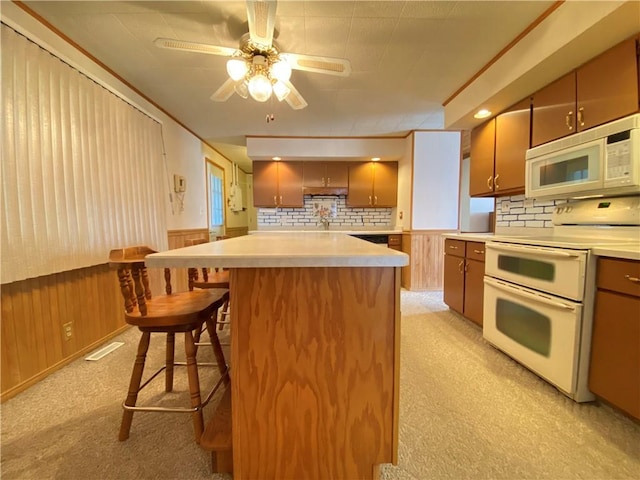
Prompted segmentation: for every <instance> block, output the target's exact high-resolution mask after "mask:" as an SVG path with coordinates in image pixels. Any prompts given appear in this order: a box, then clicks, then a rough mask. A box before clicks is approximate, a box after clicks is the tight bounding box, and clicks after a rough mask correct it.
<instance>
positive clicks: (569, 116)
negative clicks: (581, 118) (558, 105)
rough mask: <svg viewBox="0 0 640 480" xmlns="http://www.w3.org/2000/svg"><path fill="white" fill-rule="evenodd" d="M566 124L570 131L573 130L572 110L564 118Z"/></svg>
mask: <svg viewBox="0 0 640 480" xmlns="http://www.w3.org/2000/svg"><path fill="white" fill-rule="evenodd" d="M564 123H565V124H566V125H567V128H568V129H569V130H573V110H570V111H569V113H567V115H566V117H564Z"/></svg>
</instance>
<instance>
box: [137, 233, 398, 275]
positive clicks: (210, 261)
mask: <svg viewBox="0 0 640 480" xmlns="http://www.w3.org/2000/svg"><path fill="white" fill-rule="evenodd" d="M146 263H147V265H148V266H149V267H182V268H187V267H222V268H262V267H265V268H269V267H285V268H286V267H290V268H295V267H403V266H405V265H408V264H409V256H408V255H407V254H406V253H403V252H398V251H396V250H392V249H389V248H387V247H385V246H381V245H376V244H373V243H370V242H367V241H364V240H360V239H358V238H354V237H351V236H349V235H346V234H344V233H331V232H322V233H310V232H305V233H275V232H269V233H264V234H262V233H255V234H253V235H245V236H242V237H234V238H228V239H226V240H220V241H217V242H209V243H203V244H200V245H194V246H191V247H183V248H177V249H175V250H167V251H166V252H159V253H154V254H151V255H148V256H147V257H146Z"/></svg>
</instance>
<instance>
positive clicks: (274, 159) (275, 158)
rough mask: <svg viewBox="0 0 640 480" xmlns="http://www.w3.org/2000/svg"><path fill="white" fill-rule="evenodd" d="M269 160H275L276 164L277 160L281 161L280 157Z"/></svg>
mask: <svg viewBox="0 0 640 480" xmlns="http://www.w3.org/2000/svg"><path fill="white" fill-rule="evenodd" d="M271 160H275V161H276V162H277V161H278V160H282V159H281V158H280V157H271Z"/></svg>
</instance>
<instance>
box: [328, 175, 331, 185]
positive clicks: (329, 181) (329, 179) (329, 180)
mask: <svg viewBox="0 0 640 480" xmlns="http://www.w3.org/2000/svg"><path fill="white" fill-rule="evenodd" d="M329 185H331V177H327V187H328V186H329Z"/></svg>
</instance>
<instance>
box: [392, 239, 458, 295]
mask: <svg viewBox="0 0 640 480" xmlns="http://www.w3.org/2000/svg"><path fill="white" fill-rule="evenodd" d="M443 233H450V231H449V230H425V231H419V230H418V231H412V232H405V233H403V235H402V251H403V252H405V253H406V254H408V255H409V258H410V260H409V261H410V263H409V265H408V266H406V267H402V286H403V287H404V288H406V289H407V290H412V291H421V290H441V289H442V278H443V261H444V260H443V257H444V239H443V237H442V234H443Z"/></svg>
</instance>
